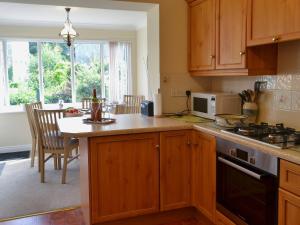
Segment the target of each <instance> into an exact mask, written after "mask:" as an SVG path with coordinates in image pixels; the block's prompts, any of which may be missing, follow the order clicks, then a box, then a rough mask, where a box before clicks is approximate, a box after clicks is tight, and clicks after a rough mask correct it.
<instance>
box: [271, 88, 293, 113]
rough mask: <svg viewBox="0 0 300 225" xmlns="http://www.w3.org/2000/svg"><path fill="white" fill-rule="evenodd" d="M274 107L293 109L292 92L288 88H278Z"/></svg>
mask: <svg viewBox="0 0 300 225" xmlns="http://www.w3.org/2000/svg"><path fill="white" fill-rule="evenodd" d="M274 107H275V109H277V110H287V111H290V110H291V109H292V93H291V92H290V91H286V90H277V91H275V95H274Z"/></svg>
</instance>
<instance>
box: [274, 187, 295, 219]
mask: <svg viewBox="0 0 300 225" xmlns="http://www.w3.org/2000/svg"><path fill="white" fill-rule="evenodd" d="M299 221H300V197H298V196H296V195H294V194H291V193H289V192H287V191H284V190H282V189H279V198H278V225H295V224H299Z"/></svg>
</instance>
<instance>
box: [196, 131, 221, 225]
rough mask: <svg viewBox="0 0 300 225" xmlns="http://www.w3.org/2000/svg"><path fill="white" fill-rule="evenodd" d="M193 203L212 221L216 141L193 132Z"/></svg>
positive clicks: (214, 208)
mask: <svg viewBox="0 0 300 225" xmlns="http://www.w3.org/2000/svg"><path fill="white" fill-rule="evenodd" d="M192 143H193V150H192V177H193V178H192V203H193V205H194V206H195V207H196V208H197V209H198V210H199V211H200V212H201V213H203V214H204V215H205V216H206V217H207V218H209V219H210V220H211V221H214V220H215V211H216V140H215V137H214V136H211V135H208V134H205V133H202V132H199V131H193V141H192Z"/></svg>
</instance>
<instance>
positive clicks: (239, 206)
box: [217, 139, 278, 225]
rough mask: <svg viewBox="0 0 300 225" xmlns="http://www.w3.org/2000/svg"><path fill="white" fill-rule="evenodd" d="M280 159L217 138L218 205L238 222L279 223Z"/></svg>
mask: <svg viewBox="0 0 300 225" xmlns="http://www.w3.org/2000/svg"><path fill="white" fill-rule="evenodd" d="M277 194H278V159H277V158H276V157H274V156H272V155H269V154H265V153H263V152H260V151H257V150H255V149H252V148H249V147H246V146H243V145H238V144H235V143H233V142H230V141H227V140H223V139H218V140H217V208H218V210H219V211H221V212H222V213H224V214H225V215H227V216H228V217H229V218H231V219H232V220H233V221H234V222H236V223H237V224H249V225H274V224H277Z"/></svg>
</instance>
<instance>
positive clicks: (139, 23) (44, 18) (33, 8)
mask: <svg viewBox="0 0 300 225" xmlns="http://www.w3.org/2000/svg"><path fill="white" fill-rule="evenodd" d="M65 18H66V13H65V9H64V7H62V6H53V5H32V4H19V3H7V2H0V24H2V25H28V26H52V27H57V26H61V27H62V26H63V22H64V21H65ZM70 20H71V22H72V23H73V25H74V27H75V28H76V27H82V28H98V29H100V28H102V29H122V30H135V29H138V28H140V27H143V26H146V24H147V13H146V12H143V11H129V10H113V9H100V8H82V7H73V8H72V9H71V13H70Z"/></svg>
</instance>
